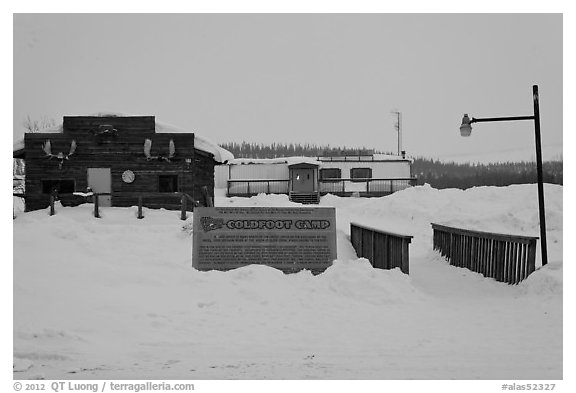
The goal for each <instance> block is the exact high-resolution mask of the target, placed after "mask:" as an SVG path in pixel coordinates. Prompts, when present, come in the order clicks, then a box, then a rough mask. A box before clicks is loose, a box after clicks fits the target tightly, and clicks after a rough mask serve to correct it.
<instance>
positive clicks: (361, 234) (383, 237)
mask: <svg viewBox="0 0 576 393" xmlns="http://www.w3.org/2000/svg"><path fill="white" fill-rule="evenodd" d="M350 240H351V242H352V246H353V247H354V249H355V250H356V254H357V255H358V256H359V257H363V258H366V259H368V260H369V261H370V263H371V264H372V266H374V267H375V268H378V269H394V268H396V267H399V268H400V270H401V271H402V272H403V273H405V274H408V273H409V270H410V269H409V254H408V251H409V250H408V248H409V244H410V242H411V241H412V236H408V235H400V234H396V233H391V232H385V231H382V230H379V229H374V228H370V227H367V226H364V225H360V224H357V223H350Z"/></svg>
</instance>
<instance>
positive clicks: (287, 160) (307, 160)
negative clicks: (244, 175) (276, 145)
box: [228, 157, 320, 165]
mask: <svg viewBox="0 0 576 393" xmlns="http://www.w3.org/2000/svg"><path fill="white" fill-rule="evenodd" d="M228 164H230V165H247V164H288V165H295V164H313V165H320V162H318V160H317V159H316V158H315V157H279V158H235V159H233V160H231V161H230V162H228Z"/></svg>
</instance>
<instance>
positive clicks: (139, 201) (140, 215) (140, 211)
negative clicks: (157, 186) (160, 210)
mask: <svg viewBox="0 0 576 393" xmlns="http://www.w3.org/2000/svg"><path fill="white" fill-rule="evenodd" d="M142 218H144V215H143V214H142V195H140V196H139V197H138V219H142Z"/></svg>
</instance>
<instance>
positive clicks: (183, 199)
mask: <svg viewBox="0 0 576 393" xmlns="http://www.w3.org/2000/svg"><path fill="white" fill-rule="evenodd" d="M180 203H181V205H182V210H181V212H180V219H181V220H186V196H185V195H184V194H182V196H181V198H180Z"/></svg>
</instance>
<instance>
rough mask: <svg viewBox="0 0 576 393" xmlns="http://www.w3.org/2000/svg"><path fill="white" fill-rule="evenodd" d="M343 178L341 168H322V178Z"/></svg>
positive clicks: (327, 179) (326, 179)
mask: <svg viewBox="0 0 576 393" xmlns="http://www.w3.org/2000/svg"><path fill="white" fill-rule="evenodd" d="M341 178H342V172H341V171H340V168H325V169H320V180H323V181H330V180H340V179H341Z"/></svg>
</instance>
